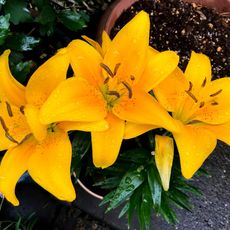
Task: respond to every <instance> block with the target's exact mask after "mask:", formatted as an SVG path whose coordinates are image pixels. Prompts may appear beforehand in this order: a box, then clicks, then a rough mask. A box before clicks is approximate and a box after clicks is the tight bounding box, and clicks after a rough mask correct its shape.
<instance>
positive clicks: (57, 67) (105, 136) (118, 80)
mask: <svg viewBox="0 0 230 230" xmlns="http://www.w3.org/2000/svg"><path fill="white" fill-rule="evenodd" d="M149 29H150V22H149V17H148V14H147V13H145V12H143V11H142V12H140V13H139V14H137V15H136V16H135V17H134V18H133V19H132V20H131V21H130V22H129V23H128V24H127V25H126V26H125V27H124V28H123V29H122V30H120V32H119V33H118V34H117V35H116V37H115V38H114V39H113V40H110V38H109V37H108V35H107V34H106V33H105V32H104V33H103V37H102V40H103V41H102V46H100V45H99V44H98V43H97V42H95V41H93V40H91V39H89V38H87V37H84V39H85V40H86V41H83V40H74V41H72V42H71V43H70V44H69V45H68V46H67V47H66V48H63V49H61V50H59V51H58V52H57V54H56V55H54V56H53V57H51V58H50V59H49V60H48V61H46V62H45V63H44V64H43V65H41V66H40V67H39V68H38V69H37V70H36V71H35V73H34V74H33V75H32V76H31V78H30V79H29V81H28V83H27V85H26V86H23V85H21V84H20V83H19V82H17V81H16V80H15V78H13V76H12V75H11V72H10V69H9V64H8V57H9V54H10V51H9V50H6V51H5V52H4V53H3V54H2V55H1V57H0V77H1V85H0V98H1V99H0V100H1V102H0V150H7V151H6V153H5V155H4V157H3V159H2V161H1V165H0V192H2V193H3V194H4V196H5V197H6V199H7V200H9V201H10V202H11V203H12V204H14V205H18V204H19V201H18V199H17V197H16V196H15V186H16V183H17V181H18V180H19V178H20V177H21V176H22V174H23V173H24V172H26V171H28V173H29V174H30V175H31V177H32V178H33V179H34V181H36V182H37V183H38V184H39V185H40V186H42V187H43V188H44V189H46V190H47V191H49V192H50V193H52V194H53V195H54V196H56V197H57V198H58V199H61V200H66V201H73V200H74V199H75V190H74V187H73V185H72V182H71V175H70V164H71V158H72V155H71V154H72V148H71V142H70V140H69V137H68V131H71V130H82V131H90V132H91V140H92V155H93V163H94V165H95V166H96V167H101V168H106V167H109V166H111V165H112V164H113V163H114V162H115V161H116V159H117V157H118V154H119V150H120V147H121V143H122V141H123V139H129V138H133V137H136V136H138V135H140V134H142V133H144V132H147V131H149V130H151V129H157V128H164V129H165V130H167V133H169V134H170V135H168V136H167V135H165V136H159V135H156V136H155V143H156V146H155V161H156V165H157V168H158V171H159V174H160V177H161V180H162V185H163V188H164V189H165V190H168V188H169V182H170V174H171V168H172V162H173V155H174V144H173V143H174V142H173V138H174V139H175V142H176V145H177V148H178V151H179V155H180V162H181V169H182V174H183V176H184V177H185V178H191V177H192V176H193V174H194V173H195V172H196V171H197V170H198V169H199V168H200V166H201V165H202V163H203V162H204V161H205V159H206V158H207V157H208V156H209V154H210V153H211V152H212V151H213V149H214V148H215V146H216V141H217V139H220V140H222V141H224V142H225V143H227V144H230V101H229V100H226V98H229V96H230V89H229V88H230V79H228V78H222V79H219V80H215V81H211V64H210V61H209V59H208V57H206V56H205V55H203V54H196V53H194V52H192V55H191V59H190V61H189V64H188V66H187V68H186V71H185V72H184V73H183V72H182V71H181V70H180V69H179V68H178V67H177V66H178V62H179V57H178V55H177V54H176V53H175V52H173V51H164V52H158V51H156V50H154V49H153V48H151V47H150V46H149ZM69 67H71V68H72V70H73V73H74V74H73V76H72V77H70V78H67V71H68V68H69ZM170 136H171V137H170ZM172 136H173V138H172ZM133 157H135V156H133Z"/></svg>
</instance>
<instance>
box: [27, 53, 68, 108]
mask: <svg viewBox="0 0 230 230" xmlns="http://www.w3.org/2000/svg"><path fill="white" fill-rule="evenodd" d="M69 62H70V60H69V57H68V53H67V52H66V49H61V50H60V51H58V53H57V54H56V55H54V56H53V57H51V58H50V59H48V60H47V61H46V62H45V63H44V64H43V65H41V66H40V67H39V68H38V69H37V70H36V71H35V72H34V74H33V75H32V76H31V78H30V80H29V82H28V84H27V86H26V100H27V103H29V104H32V105H36V106H41V105H42V104H43V103H44V102H45V100H46V99H47V98H48V96H49V95H50V93H51V92H52V91H53V90H54V89H55V88H56V87H57V85H58V84H59V83H60V82H62V81H64V80H65V79H66V74H67V70H68V67H69Z"/></svg>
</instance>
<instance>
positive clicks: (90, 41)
mask: <svg viewBox="0 0 230 230" xmlns="http://www.w3.org/2000/svg"><path fill="white" fill-rule="evenodd" d="M81 37H82V38H83V39H84V40H85V41H87V42H88V43H89V44H90V45H91V46H93V47H94V48H95V49H96V50H97V51H98V52H99V53H100V55H101V56H103V51H102V47H101V46H100V44H99V43H98V42H96V41H94V40H93V39H91V38H89V37H87V36H85V35H83V36H81Z"/></svg>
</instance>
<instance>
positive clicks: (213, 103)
mask: <svg viewBox="0 0 230 230" xmlns="http://www.w3.org/2000/svg"><path fill="white" fill-rule="evenodd" d="M211 105H219V103H218V102H216V101H213V102H212V103H211Z"/></svg>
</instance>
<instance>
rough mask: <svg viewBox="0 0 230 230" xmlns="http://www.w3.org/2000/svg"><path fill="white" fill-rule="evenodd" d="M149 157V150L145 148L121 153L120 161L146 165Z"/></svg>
mask: <svg viewBox="0 0 230 230" xmlns="http://www.w3.org/2000/svg"><path fill="white" fill-rule="evenodd" d="M134 156H135V157H134ZM148 157H149V151H148V150H146V149H144V148H136V149H131V150H128V151H125V152H123V153H121V154H120V156H119V159H121V160H126V161H129V162H134V163H138V164H141V163H144V162H145V161H146V160H147V159H148Z"/></svg>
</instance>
